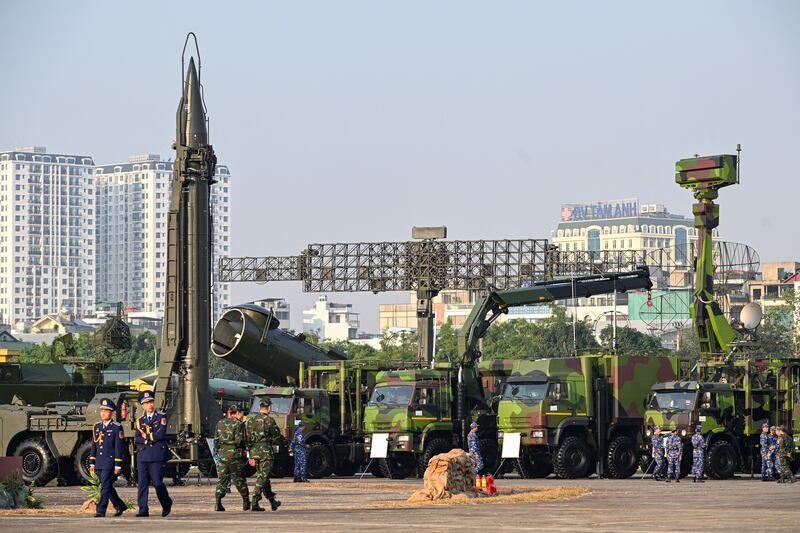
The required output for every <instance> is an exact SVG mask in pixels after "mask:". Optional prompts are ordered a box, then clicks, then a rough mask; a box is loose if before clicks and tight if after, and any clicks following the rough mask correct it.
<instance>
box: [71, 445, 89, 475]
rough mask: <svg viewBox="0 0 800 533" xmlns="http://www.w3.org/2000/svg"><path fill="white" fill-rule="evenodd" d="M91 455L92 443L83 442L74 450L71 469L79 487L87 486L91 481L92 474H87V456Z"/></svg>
mask: <svg viewBox="0 0 800 533" xmlns="http://www.w3.org/2000/svg"><path fill="white" fill-rule="evenodd" d="M90 455H92V441H90V440H85V441H83V442H82V443H81V444H80V445H79V446H78V449H77V450H75V455H74V456H73V457H72V469H73V470H74V472H75V479H76V481H77V482H78V483H80V484H81V485H88V484H89V483H91V481H92V474H91V473H90V472H89V456H90Z"/></svg>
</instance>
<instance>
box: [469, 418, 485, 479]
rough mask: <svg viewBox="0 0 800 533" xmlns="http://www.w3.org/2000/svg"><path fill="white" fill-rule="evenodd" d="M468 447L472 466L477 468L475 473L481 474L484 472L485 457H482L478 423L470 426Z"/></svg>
mask: <svg viewBox="0 0 800 533" xmlns="http://www.w3.org/2000/svg"><path fill="white" fill-rule="evenodd" d="M467 445H468V448H469V458H470V460H471V461H472V466H474V467H475V473H476V474H481V473H482V472H483V456H482V455H481V443H480V440H479V439H478V423H477V422H473V423H472V424H470V425H469V434H468V435H467Z"/></svg>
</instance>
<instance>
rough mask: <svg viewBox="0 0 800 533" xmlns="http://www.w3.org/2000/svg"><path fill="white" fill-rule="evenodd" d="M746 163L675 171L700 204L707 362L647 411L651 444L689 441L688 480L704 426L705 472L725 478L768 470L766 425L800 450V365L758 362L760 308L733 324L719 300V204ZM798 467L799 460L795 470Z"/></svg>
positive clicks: (700, 322)
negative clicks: (763, 465) (695, 437)
mask: <svg viewBox="0 0 800 533" xmlns="http://www.w3.org/2000/svg"><path fill="white" fill-rule="evenodd" d="M737 149H738V148H737ZM738 163H739V158H738V155H730V154H725V155H714V156H701V157H692V158H688V159H682V160H680V161H678V162H677V163H676V164H675V182H676V183H677V184H678V185H679V186H681V187H682V188H685V189H688V190H691V191H692V193H693V196H694V197H695V199H696V200H697V203H695V204H694V205H693V206H692V213H694V215H695V218H694V225H695V228H696V229H697V248H696V255H695V258H694V270H695V284H694V299H693V302H692V307H691V312H692V324H693V327H694V330H695V333H696V335H697V338H698V341H699V354H698V355H699V362H698V364H697V365H696V367H695V370H694V372H693V373H694V376H693V377H694V379H693V380H687V381H678V382H664V383H657V384H655V385H654V386H653V388H652V394H651V397H650V399H649V401H648V409H647V411H646V412H645V418H646V423H645V428H644V431H645V437H650V436H651V435H652V432H653V430H654V427H655V426H656V425H659V426H662V427H667V428H677V429H678V432H679V435H680V436H681V437H682V438H683V440H684V450H683V463H684V464H682V465H681V473H682V474H686V473H688V471H689V468H688V467H689V465H690V463H691V457H692V454H691V442H690V438H691V435H692V433H693V432H694V427H695V426H698V425H699V426H700V427H701V430H702V432H703V435H704V436H705V438H706V446H707V448H706V449H707V453H706V469H705V471H706V472H707V473H708V474H709V476H711V477H712V478H717V479H725V478H730V477H732V476H733V475H734V474H735V473H736V472H737V471H744V472H750V473H754V472H756V471H758V470H760V462H761V453H760V450H759V449H758V448H759V434H760V432H761V424H763V423H770V424H782V425H785V426H786V427H787V429H789V430H790V431H792V433H793V434H794V435H795V437H794V439H795V440H794V447H795V451H796V452H797V451H798V449H800V441H798V438H800V437H798V433H799V432H800V407H799V406H798V404H800V401H798V399H800V388H798V387H800V385H799V384H798V383H799V382H800V374H799V373H800V360H796V359H791V360H788V359H784V360H770V359H756V358H753V357H751V355H750V353H751V349H752V348H754V347H757V346H758V344H759V343H758V330H757V328H758V324H759V322H760V319H761V309H760V307H759V306H758V305H756V304H748V305H746V306H744V308H742V310H741V312H740V314H739V318H738V319H737V320H734V321H733V322H732V323H731V322H728V320H727V318H726V317H725V315H724V313H723V312H722V309H721V308H720V306H719V304H718V303H717V302H716V301H715V300H714V271H715V265H714V253H713V242H712V238H713V230H714V229H715V228H717V227H718V226H719V205H717V204H715V202H714V200H716V199H717V198H718V197H719V190H720V189H722V188H724V187H728V186H730V185H735V184H738V183H739V171H738ZM643 466H644V465H643ZM798 466H800V462H798V460H797V453H795V454H794V461H793V464H792V469H793V470H795V471H796V470H797V468H798Z"/></svg>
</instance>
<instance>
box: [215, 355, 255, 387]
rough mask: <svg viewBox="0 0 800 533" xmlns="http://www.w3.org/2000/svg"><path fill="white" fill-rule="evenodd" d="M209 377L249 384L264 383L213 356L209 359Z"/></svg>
mask: <svg viewBox="0 0 800 533" xmlns="http://www.w3.org/2000/svg"><path fill="white" fill-rule="evenodd" d="M208 375H209V376H213V377H215V378H219V379H231V380H234V381H246V382H249V383H261V382H262V381H263V379H262V378H260V377H259V376H257V375H256V374H253V373H252V372H250V371H248V370H245V369H244V368H241V367H239V366H236V365H234V364H233V363H229V362H228V361H225V360H224V359H220V358H219V357H213V356H212V357H209V358H208Z"/></svg>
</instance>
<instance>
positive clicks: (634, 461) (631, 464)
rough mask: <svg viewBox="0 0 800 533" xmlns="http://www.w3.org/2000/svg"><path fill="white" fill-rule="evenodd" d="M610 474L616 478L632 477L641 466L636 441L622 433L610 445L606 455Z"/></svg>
mask: <svg viewBox="0 0 800 533" xmlns="http://www.w3.org/2000/svg"><path fill="white" fill-rule="evenodd" d="M606 466H607V467H608V475H609V477H612V478H614V479H626V478H629V477H631V476H632V475H633V474H634V473H635V472H636V469H637V468H638V467H639V457H638V455H637V453H636V442H634V440H633V439H632V438H630V437H628V436H626V435H620V436H619V437H617V438H615V439H614V440H612V441H611V444H609V445H608V455H607V457H606Z"/></svg>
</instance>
